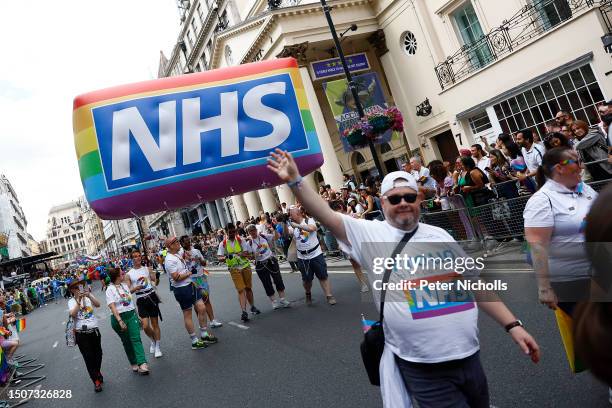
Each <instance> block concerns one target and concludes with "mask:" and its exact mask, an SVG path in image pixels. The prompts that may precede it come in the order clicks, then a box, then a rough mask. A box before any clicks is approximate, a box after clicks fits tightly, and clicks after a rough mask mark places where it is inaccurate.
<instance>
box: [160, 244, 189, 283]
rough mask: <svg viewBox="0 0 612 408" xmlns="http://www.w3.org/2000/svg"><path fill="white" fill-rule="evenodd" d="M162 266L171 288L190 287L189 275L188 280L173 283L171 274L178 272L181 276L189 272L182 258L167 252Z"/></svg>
mask: <svg viewBox="0 0 612 408" xmlns="http://www.w3.org/2000/svg"><path fill="white" fill-rule="evenodd" d="M164 266H165V267H166V272H167V273H168V275H169V276H170V284H171V285H172V286H174V287H175V288H182V287H183V286H187V285H191V275H189V277H188V278H186V279H183V280H182V281H178V282H175V281H174V279H173V278H172V274H173V273H174V272H180V273H181V274H183V273H185V272H188V271H189V270H188V269H187V264H186V263H185V261H183V258H182V257H181V256H180V255H173V254H171V253H170V252H168V255H166V260H165V261H164ZM190 273H191V272H190Z"/></svg>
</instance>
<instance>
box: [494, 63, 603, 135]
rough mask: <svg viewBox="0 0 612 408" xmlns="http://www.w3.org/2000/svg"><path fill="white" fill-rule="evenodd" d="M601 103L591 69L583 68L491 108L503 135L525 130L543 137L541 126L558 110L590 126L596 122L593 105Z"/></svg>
mask: <svg viewBox="0 0 612 408" xmlns="http://www.w3.org/2000/svg"><path fill="white" fill-rule="evenodd" d="M603 101H604V96H603V93H602V92H601V88H600V87H599V84H598V83H597V80H596V79H595V75H594V74H593V70H592V69H591V66H590V65H584V66H582V67H580V68H576V69H574V70H572V71H570V72H568V73H566V74H563V75H561V76H559V77H556V78H553V79H551V80H549V81H547V82H544V83H543V84H541V85H538V86H535V87H533V88H531V89H529V90H527V91H525V92H523V93H521V94H519V95H516V96H514V97H512V98H509V99H507V100H505V101H503V102H501V103H498V104H497V105H495V106H494V107H493V108H494V109H495V114H496V115H497V119H498V120H499V124H500V125H501V128H502V130H503V131H504V132H505V133H514V132H517V131H519V130H521V129H523V128H526V127H528V128H533V129H535V130H536V131H537V132H538V134H539V135H540V136H543V135H544V133H545V132H546V129H545V126H544V125H545V123H546V122H548V121H550V120H552V119H554V117H555V115H556V114H557V112H558V111H560V110H564V111H568V112H570V113H572V115H573V116H574V118H576V119H579V120H583V121H585V122H587V123H589V124H590V125H594V124H596V123H598V122H599V117H598V116H597V105H598V104H599V103H600V102H603Z"/></svg>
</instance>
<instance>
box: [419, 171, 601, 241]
mask: <svg viewBox="0 0 612 408" xmlns="http://www.w3.org/2000/svg"><path fill="white" fill-rule="evenodd" d="M506 183H516V180H511V181H508V182H505V183H499V184H497V185H493V186H492V187H493V188H492V190H493V191H494V194H495V195H496V196H497V198H495V199H492V200H490V201H489V203H487V204H484V205H480V206H477V207H472V208H467V206H466V204H465V201H464V199H463V197H462V196H461V195H458V194H456V195H453V196H449V197H448V200H449V201H450V204H451V209H450V210H444V211H436V210H434V211H432V210H429V211H428V210H427V207H428V206H429V202H433V200H427V201H424V207H425V208H424V210H423V211H422V212H421V222H423V223H425V224H430V225H434V226H436V227H439V228H442V229H444V230H446V231H448V233H449V234H450V235H451V236H452V237H453V238H454V239H455V240H457V241H460V242H461V241H478V242H480V243H481V244H482V245H483V248H484V249H485V251H488V248H487V241H491V240H494V241H497V242H499V243H503V242H504V241H509V240H513V239H514V240H519V241H522V240H523V239H524V235H525V230H524V220H523V211H524V210H525V206H526V205H527V201H529V199H530V198H531V196H532V194H529V195H520V196H518V197H516V198H510V199H508V198H503V197H500V196H499V194H498V191H499V190H498V189H497V188H496V187H499V186H500V185H502V184H506ZM587 184H588V185H589V186H591V188H593V189H594V190H595V191H598V192H599V191H601V190H603V189H604V188H605V187H607V186H609V185H612V179H608V180H603V181H595V182H590V183H587Z"/></svg>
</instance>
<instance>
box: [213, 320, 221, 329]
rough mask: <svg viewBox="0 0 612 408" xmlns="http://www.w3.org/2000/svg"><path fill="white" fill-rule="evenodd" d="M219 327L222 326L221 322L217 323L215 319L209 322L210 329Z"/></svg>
mask: <svg viewBox="0 0 612 408" xmlns="http://www.w3.org/2000/svg"><path fill="white" fill-rule="evenodd" d="M221 326H223V323H221V322H220V321H218V320H217V319H213V320H212V321H211V322H210V327H211V328H213V329H216V328H217V327H221Z"/></svg>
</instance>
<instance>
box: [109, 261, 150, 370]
mask: <svg viewBox="0 0 612 408" xmlns="http://www.w3.org/2000/svg"><path fill="white" fill-rule="evenodd" d="M108 275H109V277H110V285H108V288H107V289H106V304H107V305H108V307H109V308H110V310H111V318H110V321H111V327H112V328H113V330H114V331H115V333H117V335H118V336H119V338H120V339H121V343H122V344H123V350H124V351H125V355H126V356H127V358H128V361H129V362H130V365H131V368H132V371H133V372H135V373H136V372H137V373H139V374H141V375H148V374H149V366H148V365H147V357H146V356H145V352H144V349H143V347H142V340H141V339H140V322H139V320H138V316H137V315H136V312H135V309H136V305H135V304H134V300H133V298H132V295H131V294H130V288H128V287H127V285H126V284H125V283H123V282H122V281H123V277H122V276H121V269H119V268H110V270H109V272H108Z"/></svg>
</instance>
